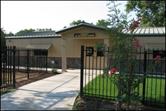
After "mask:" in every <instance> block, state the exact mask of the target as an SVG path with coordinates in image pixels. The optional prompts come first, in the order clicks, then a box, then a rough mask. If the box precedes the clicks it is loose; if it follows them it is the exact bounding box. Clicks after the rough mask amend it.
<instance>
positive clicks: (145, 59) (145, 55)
mask: <svg viewBox="0 0 166 111" xmlns="http://www.w3.org/2000/svg"><path fill="white" fill-rule="evenodd" d="M146 61H147V51H146V50H145V49H144V64H143V66H144V69H143V70H144V79H143V92H142V96H143V103H145V85H146Z"/></svg>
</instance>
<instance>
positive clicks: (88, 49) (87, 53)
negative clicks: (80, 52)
mask: <svg viewBox="0 0 166 111" xmlns="http://www.w3.org/2000/svg"><path fill="white" fill-rule="evenodd" d="M93 53H94V49H93V47H86V56H92V55H93Z"/></svg>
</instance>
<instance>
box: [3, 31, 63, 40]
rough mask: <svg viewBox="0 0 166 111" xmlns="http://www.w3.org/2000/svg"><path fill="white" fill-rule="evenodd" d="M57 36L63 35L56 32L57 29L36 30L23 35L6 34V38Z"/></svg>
mask: <svg viewBox="0 0 166 111" xmlns="http://www.w3.org/2000/svg"><path fill="white" fill-rule="evenodd" d="M53 37H55V38H57V37H61V35H59V34H56V32H55V31H36V32H30V33H26V34H23V35H19V36H6V37H5V38H22V39H25V38H53Z"/></svg>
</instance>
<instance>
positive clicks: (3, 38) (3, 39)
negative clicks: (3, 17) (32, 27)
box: [1, 29, 6, 48]
mask: <svg viewBox="0 0 166 111" xmlns="http://www.w3.org/2000/svg"><path fill="white" fill-rule="evenodd" d="M4 46H6V40H5V33H4V31H3V29H1V48H2V47H4Z"/></svg>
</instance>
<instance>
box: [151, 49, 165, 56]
mask: <svg viewBox="0 0 166 111" xmlns="http://www.w3.org/2000/svg"><path fill="white" fill-rule="evenodd" d="M165 52H166V51H163V50H155V51H153V58H156V56H158V55H159V56H160V57H161V58H164V57H165V54H166V53H165Z"/></svg>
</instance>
